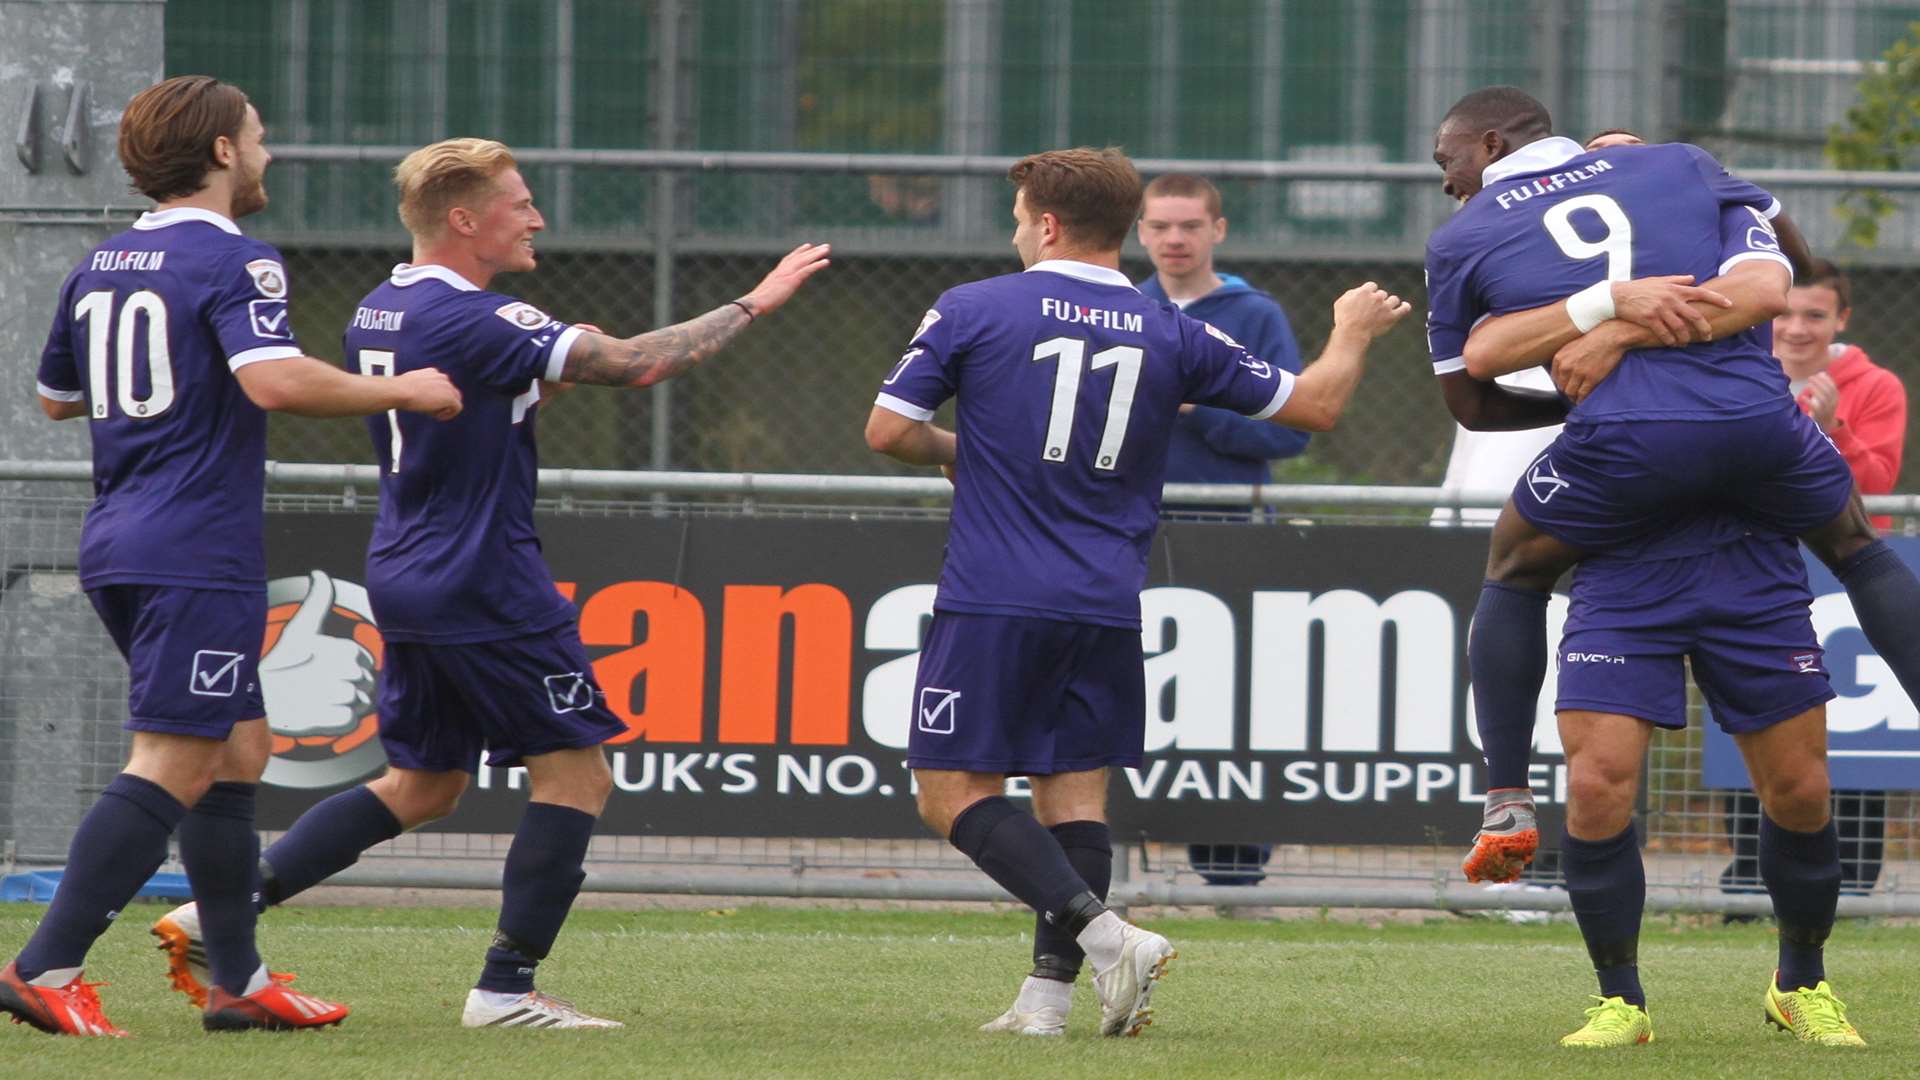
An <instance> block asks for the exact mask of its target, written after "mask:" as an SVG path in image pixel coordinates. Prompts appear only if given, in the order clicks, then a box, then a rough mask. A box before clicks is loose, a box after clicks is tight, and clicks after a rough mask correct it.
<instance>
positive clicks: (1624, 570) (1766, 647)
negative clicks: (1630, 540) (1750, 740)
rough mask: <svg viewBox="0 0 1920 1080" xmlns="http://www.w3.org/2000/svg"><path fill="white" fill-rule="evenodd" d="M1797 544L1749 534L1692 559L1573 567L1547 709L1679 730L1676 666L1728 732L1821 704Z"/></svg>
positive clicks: (1808, 595)
mask: <svg viewBox="0 0 1920 1080" xmlns="http://www.w3.org/2000/svg"><path fill="white" fill-rule="evenodd" d="M1812 600H1813V593H1812V591H1811V590H1810V589H1809V588H1808V587H1807V569H1806V564H1805V563H1804V562H1802V561H1801V557H1800V549H1799V546H1798V544H1796V543H1795V542H1794V541H1792V540H1788V539H1785V538H1783V537H1767V536H1753V537H1749V538H1748V539H1746V540H1742V541H1736V542H1735V543H1731V544H1728V545H1726V546H1724V547H1721V548H1718V549H1716V550H1714V551H1711V552H1708V553H1707V554H1704V555H1689V556H1683V557H1680V558H1673V559H1653V560H1643V561H1627V560H1622V559H1606V558H1597V559H1589V560H1587V561H1586V562H1583V563H1581V564H1580V566H1579V568H1578V569H1576V570H1575V571H1574V578H1573V595H1572V601H1573V603H1572V606H1571V607H1570V608H1569V609H1568V611H1567V626H1566V632H1565V634H1564V635H1563V636H1562V637H1561V639H1560V652H1559V655H1558V661H1559V666H1560V695H1559V699H1558V701H1557V702H1556V703H1555V707H1556V708H1558V709H1562V710H1566V709H1579V710H1586V711H1590V712H1602V713H1616V714H1621V715H1625V716H1637V717H1639V718H1641V719H1643V720H1649V721H1652V722H1653V723H1655V724H1658V725H1659V726H1661V727H1664V728H1684V727H1686V726H1687V687H1686V669H1685V666H1684V665H1683V661H1685V662H1686V663H1690V664H1691V665H1692V667H1693V679H1694V682H1696V683H1698V684H1699V686H1700V690H1701V692H1702V693H1703V694H1705V695H1706V698H1707V704H1708V705H1709V706H1711V707H1712V710H1713V717H1714V719H1715V720H1716V721H1717V722H1718V723H1719V724H1720V726H1721V728H1723V729H1725V730H1726V731H1727V732H1728V733H1729V734H1734V735H1739V734H1743V733H1746V732H1752V731H1759V730H1760V729H1762V728H1765V727H1769V726H1771V725H1773V724H1777V723H1779V722H1780V721H1782V720H1786V719H1790V718H1792V717H1795V716H1798V715H1800V714H1801V713H1803V712H1806V711H1807V710H1808V709H1811V708H1813V707H1814V706H1816V705H1819V704H1822V703H1824V702H1826V701H1829V700H1831V699H1832V698H1833V696H1834V693H1833V687H1832V686H1830V685H1829V684H1828V682H1827V669H1826V665H1825V663H1824V662H1823V658H1822V655H1823V654H1822V652H1821V649H1820V639H1819V638H1818V637H1817V636H1816V635H1815V634H1814V631H1813V619H1812V616H1811V615H1810V614H1809V610H1808V605H1809V604H1810V603H1811V602H1812Z"/></svg>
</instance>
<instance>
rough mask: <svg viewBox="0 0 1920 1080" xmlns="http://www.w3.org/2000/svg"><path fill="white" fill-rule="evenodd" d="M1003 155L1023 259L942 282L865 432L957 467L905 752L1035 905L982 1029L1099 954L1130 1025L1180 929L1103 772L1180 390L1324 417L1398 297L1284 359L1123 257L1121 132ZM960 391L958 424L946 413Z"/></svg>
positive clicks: (1067, 988) (1118, 751) (1132, 667)
mask: <svg viewBox="0 0 1920 1080" xmlns="http://www.w3.org/2000/svg"><path fill="white" fill-rule="evenodd" d="M1008 178H1009V179H1011V180H1012V181H1013V183H1014V185H1015V187H1016V190H1015V193H1014V200H1013V220H1014V233H1013V246H1014V249H1015V250H1016V251H1018V252H1019V255H1020V262H1021V264H1022V265H1023V266H1025V267H1026V269H1025V271H1024V272H1022V273H1017V274H1007V275H1004V276H1001V277H995V278H989V279H986V280H984V281H976V282H972V283H970V284H966V285H961V286H958V287H956V288H953V289H949V290H948V291H947V292H945V293H943V294H942V295H941V296H940V298H939V300H938V301H937V302H935V304H934V306H933V308H932V310H930V311H928V312H927V314H926V317H925V318H924V319H922V320H921V323H920V327H919V329H918V330H917V331H915V333H914V335H913V339H912V340H911V341H910V342H909V343H908V349H907V352H906V355H904V356H903V357H901V358H900V361H899V363H898V364H897V365H896V366H895V367H894V369H893V371H892V372H891V373H890V374H889V375H888V376H887V378H886V380H885V382H884V383H883V384H882V386H881V387H880V394H879V397H878V398H877V400H876V401H875V404H874V408H873V411H872V413H871V415H870V416H869V418H868V420H867V429H866V435H867V444H868V445H869V446H871V447H872V448H873V449H874V450H876V451H879V452H881V453H884V454H888V455H890V456H892V457H894V458H897V459H899V460H901V461H905V462H908V463H911V464H918V465H937V466H941V467H942V468H944V469H947V470H949V475H950V476H952V477H953V481H954V487H955V490H954V500H953V522H952V531H951V535H950V537H949V540H948V544H947V552H946V560H945V565H944V567H943V569H942V571H941V575H940V584H939V591H938V594H937V596H936V598H935V600H934V616H933V624H932V627H931V629H929V631H928V633H927V641H926V644H925V647H924V649H923V651H922V652H921V654H920V667H919V673H918V676H917V678H916V683H915V688H914V703H915V704H914V718H913V726H912V728H911V734H910V736H909V743H908V747H907V763H908V765H909V766H911V767H912V768H913V770H914V777H915V779H916V781H917V782H918V785H919V809H920V816H921V818H922V820H924V821H925V822H926V824H927V825H928V827H929V828H931V829H933V830H934V831H935V832H937V833H939V834H940V835H941V836H944V837H946V838H947V839H948V840H949V841H951V842H952V843H953V845H954V846H955V847H957V848H959V849H960V850H961V851H962V852H964V853H965V854H966V855H967V856H968V857H969V858H970V859H972V860H973V861H974V863H975V864H976V865H978V866H979V867H980V868H981V869H982V870H983V871H985V872H986V873H987V875H988V876H989V877H991V878H993V880H994V881H996V882H998V883H999V884H1000V885H1001V886H1003V887H1004V888H1006V890H1007V891H1008V892H1010V893H1012V894H1013V895H1014V896H1016V897H1018V898H1019V899H1020V900H1021V901H1023V902H1024V903H1026V904H1027V905H1028V906H1029V907H1031V908H1033V910H1034V911H1035V913H1036V915H1037V922H1036V924H1035V934H1034V954H1035V955H1034V969H1033V974H1032V975H1031V976H1029V977H1028V979H1027V980H1026V982H1025V983H1024V984H1023V985H1022V987H1021V989H1020V992H1019V995H1018V997H1017V998H1016V999H1015V1001H1014V1004H1013V1006H1012V1008H1010V1009H1008V1010H1007V1012H1006V1014H1005V1015H1003V1016H1001V1017H1000V1018H999V1019H997V1020H994V1021H992V1022H990V1023H989V1024H987V1025H986V1028H985V1030H990V1031H1008V1032H1017V1033H1022V1034H1028V1035H1058V1034H1061V1033H1062V1032H1063V1031H1064V1030H1065V1027H1066V1021H1067V1011H1068V1008H1069V1007H1070V1005H1071V1003H1072V990H1073V982H1074V980H1075V979H1076V978H1077V976H1078V973H1079V970H1080V966H1081V963H1082V961H1083V959H1085V960H1088V961H1091V963H1092V965H1093V984H1094V989H1095V990H1096V991H1097V992H1098V995H1099V998H1100V1005H1101V1019H1100V1032H1101V1034H1103V1035H1133V1034H1136V1033H1138V1032H1139V1031H1140V1030H1141V1029H1142V1028H1143V1027H1144V1026H1145V1025H1146V1024H1147V1023H1148V1022H1149V1020H1150V1013H1149V1009H1148V1001H1149V996H1150V994H1151V992H1152V990H1153V984H1154V981H1155V980H1157V979H1158V978H1159V977H1160V975H1161V973H1162V972H1163V971H1164V970H1165V968H1166V964H1167V962H1168V961H1169V960H1171V959H1173V957H1174V949H1173V946H1172V945H1171V944H1169V943H1168V941H1167V939H1166V938H1164V937H1162V936H1161V935H1159V934H1156V933H1152V932H1151V931H1148V930H1143V929H1141V928H1139V927H1136V926H1133V925H1132V924H1130V923H1127V922H1125V921H1123V920H1121V919H1120V918H1119V916H1117V915H1115V914H1114V913H1113V912H1111V911H1109V910H1107V908H1106V906H1105V904H1104V902H1103V901H1104V899H1105V896H1106V891H1107V886H1108V884H1109V876H1110V874H1111V871H1112V864H1113V855H1112V843H1111V838H1110V836H1109V832H1108V828H1107V825H1106V789H1107V770H1108V769H1109V768H1112V767H1124V766H1130V765H1138V764H1139V763H1140V760H1141V753H1142V749H1143V746H1144V742H1145V723H1146V712H1145V702H1144V700H1143V694H1144V689H1143V688H1144V685H1145V681H1144V669H1143V666H1142V664H1143V661H1142V657H1141V646H1140V590H1141V587H1142V586H1143V585H1144V584H1145V580H1146V563H1147V551H1148V547H1149V545H1150V544H1151V542H1152V539H1153V532H1154V528H1155V526H1156V524H1157V522H1158V516H1159V506H1160V489H1161V481H1162V477H1163V474H1164V472H1165V469H1166V460H1167V443H1168V439H1169V437H1170V433H1171V431H1172V428H1173V425H1174V423H1175V420H1176V417H1177V416H1178V414H1179V410H1180V406H1181V404H1182V403H1183V402H1193V403H1196V404H1201V405H1210V406H1215V407H1218V408H1224V409H1231V410H1233V411H1235V412H1237V413H1240V414H1242V415H1246V416H1251V417H1253V418H1255V419H1258V420H1269V421H1272V422H1274V423H1278V424H1284V425H1287V426H1290V427H1297V428H1303V429H1307V430H1313V431H1324V430H1326V429H1328V428H1330V427H1332V426H1333V424H1334V422H1335V421H1336V420H1337V419H1338V418H1339V416H1340V414H1341V412H1342V411H1343V410H1344V409H1345V408H1346V405H1347V402H1348V400H1349V399H1350V398H1351V396H1352V394H1353V391H1354V387H1355V386H1356V385H1358V383H1359V380H1360V375H1361V372H1362V369H1363V366H1364V361H1365V357H1366V352H1367V347H1368V345H1369V344H1370V343H1371V342H1372V341H1373V339H1374V338H1375V337H1377V336H1378V335H1380V334H1382V333H1385V332H1386V331H1387V330H1388V329H1389V328H1391V327H1392V326H1393V325H1394V323H1396V322H1398V321H1399V320H1400V318H1401V317H1402V316H1404V315H1405V314H1406V313H1407V311H1408V310H1409V308H1408V305H1407V304H1406V303H1405V302H1404V301H1402V300H1401V299H1400V298H1399V297H1396V296H1390V295H1388V294H1387V293H1386V292H1385V291H1383V290H1381V289H1379V288H1377V287H1376V286H1374V285H1373V283H1371V282H1369V283H1367V284H1365V285H1361V286H1359V287H1357V288H1354V289H1352V290H1350V291H1348V292H1347V293H1346V294H1345V295H1343V296H1342V297H1341V298H1340V299H1339V300H1338V302H1336V303H1335V305H1334V326H1333V331H1332V333H1331V335H1330V337H1329V339H1328V342H1327V347H1326V350H1325V351H1324V352H1323V353H1322V354H1321V357H1320V360H1319V361H1318V362H1317V363H1315V364H1314V365H1312V366H1311V367H1309V368H1307V369H1306V371H1305V372H1303V373H1302V374H1301V375H1299V376H1298V377H1295V376H1294V375H1293V374H1292V373H1290V372H1288V371H1286V370H1284V369H1281V368H1279V367H1277V366H1275V365H1273V364H1270V363H1268V362H1267V361H1265V360H1263V359H1261V358H1259V357H1256V356H1253V355H1250V354H1249V353H1248V352H1247V351H1246V350H1244V349H1242V348H1241V347H1240V346H1239V345H1238V344H1237V343H1235V342H1234V341H1233V339H1232V338H1230V337H1228V336H1227V335H1226V334H1224V333H1222V332H1220V331H1219V330H1217V329H1215V328H1214V327H1211V326H1209V325H1207V324H1206V323H1203V322H1200V321H1198V320H1195V319H1193V318H1191V317H1189V316H1187V315H1184V314H1182V313H1181V312H1180V310H1179V309H1178V308H1177V307H1175V306H1174V305H1172V304H1170V303H1166V302H1160V301H1154V300H1150V299H1148V298H1147V297H1145V296H1142V295H1141V293H1140V291H1139V290H1138V289H1136V288H1134V286H1133V284H1132V282H1130V281H1128V280H1127V277H1126V275H1124V274H1122V273H1121V272H1120V269H1119V266H1120V247H1121V244H1122V243H1123V242H1124V241H1125V239H1126V236H1127V233H1128V231H1129V230H1131V229H1132V228H1133V226H1134V220H1135V218H1136V217H1138V215H1139V212H1140V199H1141V184H1140V177H1139V174H1138V173H1137V172H1135V170H1134V167H1133V164H1132V162H1130V161H1128V160H1127V158H1126V157H1125V156H1124V155H1122V154H1121V153H1120V152H1118V151H1117V150H1092V149H1077V150H1057V151H1052V152H1050V153H1044V154H1036V155H1033V156H1031V157H1028V158H1025V159H1023V160H1022V161H1020V162H1019V163H1018V164H1017V165H1015V166H1014V167H1013V169H1012V171H1011V172H1010V173H1009V174H1008ZM954 397H957V398H958V399H959V405H958V412H957V420H956V429H955V430H954V431H948V430H946V429H943V428H941V427H938V426H936V425H935V424H934V423H933V422H932V419H933V415H934V410H935V409H937V408H939V407H940V405H941V404H942V403H943V402H945V401H946V400H947V399H948V398H954ZM1012 775H1025V776H1030V777H1032V783H1033V813H1031V814H1030V813H1027V812H1025V811H1023V810H1021V809H1019V808H1018V807H1016V806H1015V805H1014V804H1013V803H1012V802H1010V801H1009V800H1008V799H1007V798H1006V797H1005V794H1004V791H1005V787H1006V778H1007V777H1008V776H1012Z"/></svg>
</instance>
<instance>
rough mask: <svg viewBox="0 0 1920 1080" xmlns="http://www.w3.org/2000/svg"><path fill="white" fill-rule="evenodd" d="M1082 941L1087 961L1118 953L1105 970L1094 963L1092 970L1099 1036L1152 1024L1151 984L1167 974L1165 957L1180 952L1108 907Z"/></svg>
mask: <svg viewBox="0 0 1920 1080" xmlns="http://www.w3.org/2000/svg"><path fill="white" fill-rule="evenodd" d="M1109 920H1111V922H1109ZM1116 939H1117V940H1116ZM1080 945H1081V947H1082V948H1084V949H1086V950H1087V956H1088V958H1089V959H1093V958H1094V957H1096V956H1101V957H1104V956H1106V955H1113V954H1114V953H1115V952H1117V953H1118V958H1117V959H1115V960H1114V961H1112V962H1111V963H1109V964H1108V965H1107V966H1106V967H1105V968H1104V969H1103V968H1100V967H1095V968H1094V972H1093V990H1094V993H1096V994H1098V995H1099V996H1100V1034H1102V1035H1109V1036H1112V1035H1138V1034H1140V1031H1141V1029H1143V1028H1145V1027H1146V1026H1147V1025H1148V1024H1151V1023H1153V1010H1152V1009H1151V1008H1149V1007H1148V1001H1149V1000H1150V999H1151V998H1152V997H1153V984H1154V983H1156V982H1158V981H1159V979H1160V976H1162V975H1165V974H1166V973H1167V963H1168V961H1171V960H1172V959H1173V958H1174V957H1176V956H1179V955H1180V954H1179V953H1177V952H1175V951H1174V948H1173V943H1172V942H1170V941H1168V940H1167V939H1166V938H1163V937H1161V936H1160V935H1159V934H1156V933H1154V932H1153V931H1151V930H1142V929H1141V928H1139V927H1137V926H1135V925H1133V924H1132V923H1130V922H1126V921H1125V920H1123V919H1121V918H1120V916H1118V915H1115V914H1114V913H1113V912H1111V911H1108V912H1104V913H1102V914H1101V916H1100V917H1099V918H1097V919H1095V920H1094V921H1093V922H1092V923H1090V924H1088V926H1087V929H1086V930H1084V931H1082V932H1081V935H1080ZM1116 946H1117V947H1116Z"/></svg>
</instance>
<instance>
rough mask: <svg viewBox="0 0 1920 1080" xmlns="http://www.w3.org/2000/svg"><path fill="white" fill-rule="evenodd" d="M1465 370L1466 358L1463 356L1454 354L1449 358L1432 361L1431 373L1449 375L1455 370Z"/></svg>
mask: <svg viewBox="0 0 1920 1080" xmlns="http://www.w3.org/2000/svg"><path fill="white" fill-rule="evenodd" d="M1465 370H1467V358H1466V357H1464V356H1455V357H1452V358H1451V359H1447V360H1435V361H1434V362H1433V373H1434V374H1435V375H1451V374H1453V373H1454V372H1456V371H1465Z"/></svg>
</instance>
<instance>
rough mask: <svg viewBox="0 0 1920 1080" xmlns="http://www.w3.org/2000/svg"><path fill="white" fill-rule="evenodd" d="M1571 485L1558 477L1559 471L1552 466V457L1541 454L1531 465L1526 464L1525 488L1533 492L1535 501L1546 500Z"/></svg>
mask: <svg viewBox="0 0 1920 1080" xmlns="http://www.w3.org/2000/svg"><path fill="white" fill-rule="evenodd" d="M1572 486H1573V485H1572V484H1570V483H1568V482H1566V481H1565V480H1562V479H1560V474H1559V472H1557V471H1556V470H1555V469H1554V467H1553V459H1552V458H1550V457H1548V456H1547V455H1545V454H1541V455H1540V456H1539V457H1538V458H1535V459H1534V462H1533V464H1532V465H1529V466H1527V489H1528V490H1529V491H1531V492H1533V497H1534V499H1535V500H1536V501H1539V502H1546V501H1547V500H1549V499H1551V498H1553V497H1554V495H1556V494H1558V493H1559V491H1560V489H1561V488H1567V487H1572Z"/></svg>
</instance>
